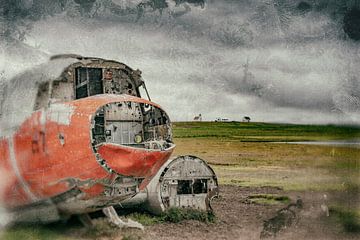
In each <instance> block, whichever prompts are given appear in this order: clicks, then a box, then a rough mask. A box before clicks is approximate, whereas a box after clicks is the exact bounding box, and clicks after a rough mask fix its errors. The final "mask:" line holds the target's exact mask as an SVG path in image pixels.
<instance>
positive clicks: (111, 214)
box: [102, 206, 144, 230]
mask: <svg viewBox="0 0 360 240" xmlns="http://www.w3.org/2000/svg"><path fill="white" fill-rule="evenodd" d="M102 211H103V213H104V214H105V216H107V217H108V219H109V221H110V222H111V223H113V224H115V225H116V226H117V227H119V228H138V229H141V230H144V226H143V225H142V224H141V223H138V222H136V221H133V220H131V219H128V220H127V222H124V221H123V220H121V218H120V217H119V215H118V214H117V212H116V211H115V209H114V207H112V206H111V207H106V208H103V209H102Z"/></svg>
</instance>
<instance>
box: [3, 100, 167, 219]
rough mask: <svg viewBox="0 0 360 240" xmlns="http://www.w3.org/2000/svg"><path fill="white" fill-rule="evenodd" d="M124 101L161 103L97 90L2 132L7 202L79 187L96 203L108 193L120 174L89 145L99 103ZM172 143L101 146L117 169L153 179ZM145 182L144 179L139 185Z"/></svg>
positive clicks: (18, 202) (29, 200)
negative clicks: (162, 147)
mask: <svg viewBox="0 0 360 240" xmlns="http://www.w3.org/2000/svg"><path fill="white" fill-rule="evenodd" d="M122 101H132V102H137V103H145V104H150V105H153V106H156V107H158V108H160V107H159V106H158V105H157V104H155V103H152V102H150V101H147V100H145V99H141V98H137V97H134V96H129V95H109V94H107V95H96V96H91V97H87V98H83V99H79V100H75V101H71V102H66V103H61V104H60V103H59V104H54V105H51V106H50V107H49V108H48V109H47V110H39V111H36V112H34V113H33V114H32V115H31V116H30V117H29V118H28V119H26V120H25V121H24V122H23V124H21V126H20V128H19V129H18V130H17V131H16V132H15V134H14V135H13V136H10V137H7V138H3V139H2V140H1V141H0V153H1V156H0V157H1V158H0V167H1V168H3V169H5V170H6V172H7V173H9V177H8V181H4V185H5V186H4V187H5V188H4V189H5V195H4V196H3V200H4V201H3V204H5V206H6V207H17V206H21V205H25V204H31V203H34V202H39V201H42V200H44V199H49V198H51V197H54V196H58V195H60V194H63V193H65V192H67V191H70V190H71V189H73V188H74V187H76V188H78V189H80V190H81V191H82V192H83V195H82V197H81V199H83V200H84V201H85V200H86V201H87V202H86V204H88V205H89V206H91V205H96V202H95V200H94V199H95V198H96V197H99V196H102V195H104V189H105V186H104V185H106V184H104V183H109V182H111V181H112V180H113V179H114V178H115V177H116V176H117V174H116V173H114V172H113V173H109V172H108V171H106V170H105V169H104V168H103V167H102V166H101V165H100V164H99V163H98V162H97V159H96V156H95V153H94V151H93V148H92V145H91V139H92V138H91V121H92V118H93V115H94V114H95V112H96V111H97V110H98V109H99V108H100V107H102V106H104V105H105V104H109V103H113V102H122ZM160 109H161V108H160ZM173 149H174V145H173V146H172V147H170V148H169V149H166V150H165V151H161V150H150V149H140V148H132V147H124V146H121V145H117V146H109V145H108V144H104V146H103V147H102V148H100V149H99V150H100V152H101V153H102V154H103V155H104V156H103V159H105V160H106V161H107V162H108V164H109V165H110V166H111V168H114V170H115V172H117V173H120V174H122V175H125V176H136V177H141V178H147V179H151V178H152V176H153V175H155V174H156V172H157V171H158V169H159V168H160V167H161V166H162V165H163V163H164V162H165V161H166V160H167V159H168V158H169V156H170V154H171V153H172V151H173ZM11 152H12V153H13V154H11ZM144 187H146V182H143V183H142V184H141V186H140V189H143V188H144ZM10 192H14V194H9V193H10ZM110 202H111V201H109V204H110ZM111 204H114V203H111ZM68 207H69V209H70V208H71V207H73V208H74V211H75V212H78V213H80V212H81V211H82V210H81V208H78V206H75V205H74V206H71V205H69V206H68ZM64 208H65V207H64ZM84 209H85V207H84ZM84 211H85V210H84Z"/></svg>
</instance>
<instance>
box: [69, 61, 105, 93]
mask: <svg viewBox="0 0 360 240" xmlns="http://www.w3.org/2000/svg"><path fill="white" fill-rule="evenodd" d="M75 78H76V86H75V91H76V99H79V98H84V97H87V96H92V95H96V94H102V93H103V83H102V68H84V67H79V68H76V77H75Z"/></svg>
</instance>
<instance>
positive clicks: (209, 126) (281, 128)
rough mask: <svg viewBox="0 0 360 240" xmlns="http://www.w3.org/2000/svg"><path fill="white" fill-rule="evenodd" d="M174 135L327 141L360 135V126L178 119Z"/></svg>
mask: <svg viewBox="0 0 360 240" xmlns="http://www.w3.org/2000/svg"><path fill="white" fill-rule="evenodd" d="M173 133H174V138H214V137H216V138H226V139H228V140H237V141H249V142H269V141H280V142H286V141H326V140H341V139H354V138H360V127H355V126H335V125H296V124H274V123H243V122H175V123H173Z"/></svg>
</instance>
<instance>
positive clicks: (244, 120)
mask: <svg viewBox="0 0 360 240" xmlns="http://www.w3.org/2000/svg"><path fill="white" fill-rule="evenodd" d="M250 120H251V118H250V117H248V116H245V117H243V122H250Z"/></svg>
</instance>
